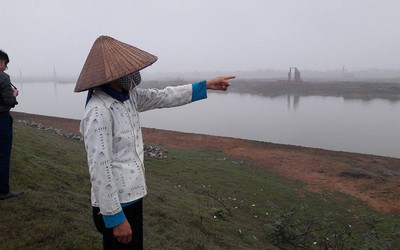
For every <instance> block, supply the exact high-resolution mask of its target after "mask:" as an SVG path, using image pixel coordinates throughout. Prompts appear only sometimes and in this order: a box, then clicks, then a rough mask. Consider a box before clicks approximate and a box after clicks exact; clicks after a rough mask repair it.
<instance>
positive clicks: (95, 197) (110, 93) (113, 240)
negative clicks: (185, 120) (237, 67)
mask: <svg viewBox="0 0 400 250" xmlns="http://www.w3.org/2000/svg"><path fill="white" fill-rule="evenodd" d="M156 60H157V57H156V56H154V55H152V54H149V53H147V52H145V51H143V50H140V49H138V48H136V47H133V46H131V45H128V44H125V43H122V42H120V41H117V40H115V39H113V38H111V37H107V36H101V37H99V38H98V39H97V40H96V41H95V43H94V44H93V47H92V48H91V50H90V52H89V55H88V57H87V59H86V62H85V64H84V66H83V69H82V72H81V74H80V76H79V78H78V81H77V84H76V87H75V92H80V91H85V90H89V93H88V98H87V102H86V110H85V114H84V116H83V119H82V121H81V127H80V131H81V133H82V135H83V136H84V141H85V148H86V152H87V160H88V165H89V172H90V179H91V184H92V188H91V203H92V207H93V220H94V223H95V225H96V228H97V230H98V231H99V232H100V233H102V234H103V247H104V249H142V248H143V221H142V219H143V212H142V208H143V205H142V203H143V202H142V198H143V197H144V196H145V195H146V194H147V187H146V181H145V175H144V172H145V169H144V165H143V139H142V131H141V128H140V122H139V112H142V111H147V110H150V109H156V108H167V107H176V106H180V105H184V104H188V103H191V102H194V101H197V100H200V99H204V98H206V97H207V89H212V90H223V91H225V90H227V88H228V87H229V85H230V83H229V80H230V79H233V78H234V76H226V77H217V78H214V79H211V80H208V81H201V82H196V83H193V84H187V85H182V86H176V87H167V88H165V89H163V90H157V89H140V88H137V85H139V84H140V82H141V76H140V72H139V71H140V70H142V69H144V68H146V67H148V66H150V65H151V64H153V63H154V62H155V61H156Z"/></svg>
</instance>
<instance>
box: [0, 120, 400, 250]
mask: <svg viewBox="0 0 400 250" xmlns="http://www.w3.org/2000/svg"><path fill="white" fill-rule="evenodd" d="M14 132H15V133H14V135H15V139H14V147H13V155H12V173H11V186H12V188H13V189H18V190H20V189H22V190H24V191H25V194H24V195H23V196H22V197H18V198H15V199H9V200H4V201H0V212H1V216H0V249H100V248H101V237H100V235H99V234H98V233H97V232H96V230H95V228H94V226H93V225H92V221H91V207H90V183H89V176H88V172H87V166H86V155H85V151H84V147H83V143H82V142H78V141H73V140H68V139H65V138H62V137H58V136H55V135H53V134H50V133H48V132H44V131H41V130H37V129H34V128H31V127H27V126H25V125H21V124H18V123H16V124H15V129H14ZM145 164H146V175H147V182H148V187H149V195H148V196H147V197H146V198H145V201H144V219H145V248H146V249H279V248H284V249H296V248H305V249H324V248H325V247H327V246H328V247H333V248H334V247H337V248H338V249H347V248H348V247H349V246H354V247H355V249H357V247H359V248H360V249H362V248H365V247H367V246H368V244H370V246H374V247H376V249H385V247H386V249H390V248H392V249H396V248H397V249H398V248H400V242H399V238H398V234H399V229H398V228H396V223H397V222H398V220H397V219H396V218H394V217H392V216H390V215H386V214H382V213H378V212H376V211H374V210H372V209H370V208H369V207H368V206H367V205H366V204H364V203H362V202H360V201H359V200H355V199H353V198H351V197H348V196H345V195H342V194H337V193H331V192H327V193H325V194H318V193H311V192H307V191H305V190H304V189H303V183H301V182H294V181H289V180H286V179H283V178H281V177H279V176H277V175H275V174H273V173H271V172H269V171H268V169H267V167H268V166H254V165H251V164H249V163H248V162H246V161H245V160H244V159H233V158H229V157H226V156H225V155H223V154H222V153H221V151H220V150H219V149H218V148H207V149H205V148H198V149H191V150H173V149H169V152H168V158H167V159H164V160H156V159H146V163H145Z"/></svg>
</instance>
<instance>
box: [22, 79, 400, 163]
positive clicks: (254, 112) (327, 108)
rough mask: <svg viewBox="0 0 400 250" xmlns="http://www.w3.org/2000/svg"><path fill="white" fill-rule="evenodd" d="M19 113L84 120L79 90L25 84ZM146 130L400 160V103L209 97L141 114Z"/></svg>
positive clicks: (292, 98)
mask: <svg viewBox="0 0 400 250" xmlns="http://www.w3.org/2000/svg"><path fill="white" fill-rule="evenodd" d="M15 85H16V86H17V87H18V89H19V90H20V95H19V96H18V101H19V105H17V106H16V108H15V109H14V110H15V111H19V112H26V113H33V114H41V115H49V116H58V117H65V118H72V119H81V117H82V115H83V112H84V103H85V99H86V93H74V92H73V89H74V86H75V84H72V83H71V84H55V83H24V84H15ZM141 124H142V126H143V127H150V128H159V129H167V130H175V131H182V132H190V133H200V134H209V135H218V136H228V137H235V138H243V139H250V140H257V141H266V142H273V143H282V144H290V145H299V146H306V147H314V148H323V149H329V150H336V151H347V152H356V153H367V154H375V155H383V156H390V157H396V158H400V133H399V128H400V102H390V101H388V100H383V99H373V100H370V101H362V100H345V99H343V98H341V97H322V96H308V97H305V96H280V97H274V98H272V97H261V96H256V95H249V94H235V93H227V94H225V93H224V94H219V93H215V92H214V93H213V92H209V94H208V99H207V100H203V101H198V102H195V103H192V104H189V105H185V106H182V107H177V108H170V109H168V110H166V109H163V110H152V111H148V112H144V113H141Z"/></svg>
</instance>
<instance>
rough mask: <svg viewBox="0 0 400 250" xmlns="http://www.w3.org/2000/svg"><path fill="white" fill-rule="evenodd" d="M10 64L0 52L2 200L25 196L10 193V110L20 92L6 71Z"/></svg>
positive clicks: (0, 191) (0, 184)
mask: <svg viewBox="0 0 400 250" xmlns="http://www.w3.org/2000/svg"><path fill="white" fill-rule="evenodd" d="M9 62H10V59H9V58H8V55H7V54H6V53H5V52H4V51H2V50H0V200H4V199H7V198H12V197H16V196H19V195H21V194H23V192H22V191H10V158H11V147H12V139H13V127H12V124H13V119H12V117H11V114H10V109H11V108H14V106H15V105H17V104H18V102H17V96H18V90H17V88H15V87H14V86H13V85H12V83H11V81H10V76H9V75H7V74H6V73H5V72H4V71H5V70H7V69H8V67H7V65H8V63H9Z"/></svg>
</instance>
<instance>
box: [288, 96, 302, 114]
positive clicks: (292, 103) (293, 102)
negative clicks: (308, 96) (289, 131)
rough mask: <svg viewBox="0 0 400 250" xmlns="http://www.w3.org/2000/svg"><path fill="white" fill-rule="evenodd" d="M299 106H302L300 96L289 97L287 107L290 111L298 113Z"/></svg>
mask: <svg viewBox="0 0 400 250" xmlns="http://www.w3.org/2000/svg"><path fill="white" fill-rule="evenodd" d="M299 104H300V96H298V95H287V106H288V109H289V110H293V111H296V109H297V107H298V106H299Z"/></svg>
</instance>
